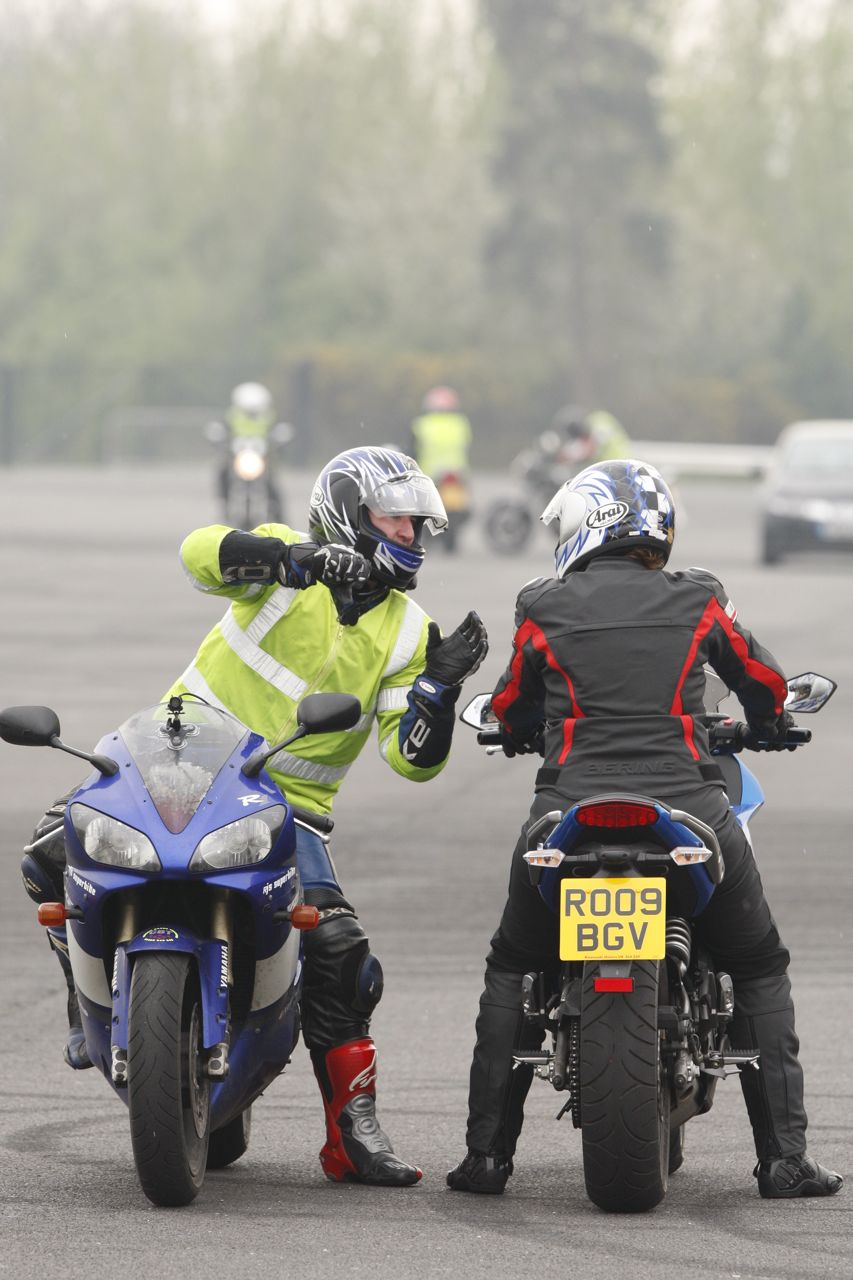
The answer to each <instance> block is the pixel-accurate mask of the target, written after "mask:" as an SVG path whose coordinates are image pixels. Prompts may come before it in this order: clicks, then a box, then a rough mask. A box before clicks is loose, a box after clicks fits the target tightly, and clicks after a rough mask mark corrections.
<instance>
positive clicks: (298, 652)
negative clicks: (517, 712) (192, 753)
mask: <svg viewBox="0 0 853 1280" xmlns="http://www.w3.org/2000/svg"><path fill="white" fill-rule="evenodd" d="M230 532H231V530H230V529H229V528H226V526H224V525H211V526H209V527H207V528H204V529H197V530H195V532H194V533H191V534H190V535H189V536H188V537H187V538H186V539H185V540H184V543H183V545H182V546H181V559H182V561H183V564H184V568H185V570H186V572H187V574H188V576H189V578H190V581H191V582H192V584H193V586H195V587H197V588H198V590H199V591H204V592H206V593H208V594H211V595H217V596H227V597H228V598H229V599H230V600H232V601H233V603H232V604H231V607H230V608H229V609H228V611H227V612H226V613H225V615H224V616H223V617H222V619H221V620H220V621H219V622H218V623H217V624H216V626H215V627H213V629H212V630H211V631H210V632H208V634H207V636H206V637H205V639H204V640H203V641H202V644H201V647H200V648H199V650H198V653H197V654H196V656H195V658H194V659H193V661H192V662H191V663H190V665H189V666H188V667H187V669H186V671H184V673H183V675H181V676H180V677H179V679H178V680H177V681H176V682H175V684H174V685H173V686H172V687H171V689H169V691H168V693H167V694H166V695H165V697H166V698H169V697H171V696H172V694H176V693H195V694H198V695H199V696H200V697H202V698H204V699H205V700H206V701H207V702H210V703H212V704H213V706H217V707H221V708H223V709H224V710H225V711H230V712H231V714H232V715H234V716H236V717H237V719H238V720H242V721H243V723H244V724H246V725H248V727H249V728H250V729H253V730H254V731H255V733H259V734H261V735H262V736H263V737H264V738H265V739H266V741H267V742H268V743H269V745H270V746H271V747H273V746H275V745H276V743H278V742H282V741H283V740H284V739H285V738H287V737H289V735H290V734H291V733H292V732H293V731H294V730H295V729H296V706H297V703H298V702H299V701H300V700H301V699H302V698H304V697H305V696H306V694H309V693H353V694H355V695H356V697H357V698H359V699H360V701H361V706H362V716H361V719H360V720H359V722H358V724H356V725H355V727H354V728H352V729H347V730H345V731H344V732H340V733H324V734H316V735H312V736H310V737H307V738H303V739H301V740H300V741H298V742H295V743H294V744H293V746H292V747H289V748H288V749H287V750H285V751H279V752H278V753H277V754H276V755H275V756H273V757H272V759H271V760H270V761H269V762H268V764H267V766H266V768H267V770H268V771H269V773H270V775H271V777H272V778H273V779H274V780H275V781H276V782H277V783H278V785H279V786H280V787H282V789H283V791H284V793H285V795H286V796H287V798H288V800H289V801H290V802H291V803H292V804H295V805H299V806H303V807H304V808H306V809H310V810H312V811H313V812H315V813H329V811H330V810H331V807H332V801H333V799H334V797H335V793H336V792H337V790H338V788H339V787H340V785H341V783H342V782H343V780H344V777H345V776H346V772H347V770H348V769H349V767H350V765H351V764H352V763H353V761H354V760H355V758H356V756H357V755H358V754H359V752H360V751H361V749H362V747H363V746H364V745H365V743H366V742H367V739H368V737H369V736H370V731H371V729H372V727H373V724H374V721H375V722H376V723H377V726H378V731H379V750H380V753H381V755H382V756H383V758H384V759H385V760H386V761H387V762H388V764H389V765H390V766H391V768H392V769H394V770H395V772H397V773H399V774H402V775H403V777H405V778H410V779H412V781H414V782H426V781H427V780H428V779H429V778H433V777H435V775H436V774H437V773H440V772H441V770H442V769H443V768H444V765H445V763H446V759H447V757H445V759H444V760H442V761H441V762H440V763H439V764H436V765H433V766H431V767H430V768H428V769H420V768H417V767H415V766H414V765H413V764H411V763H410V761H408V760H407V759H406V758H405V756H404V755H403V754H402V752H401V751H400V747H399V743H398V733H397V730H398V727H399V724H400V721H401V719H402V717H403V715H404V714H405V712H406V710H407V706H408V704H407V695H408V693H409V690H410V689H411V687H412V684H413V682H414V680H415V678H416V677H417V676H418V675H420V673H421V672H422V671H423V668H424V665H425V663H426V639H427V627H428V624H429V621H430V619H429V618H428V617H427V615H426V614H425V613H424V611H423V609H421V608H420V606H419V605H417V604H415V602H414V600H411V599H410V598H409V597H408V596H407V595H406V594H405V593H404V592H401V591H393V590H392V591H391V592H389V594H388V596H387V598H386V599H385V600H383V601H382V603H381V604H378V605H376V606H375V607H374V608H373V609H370V610H369V611H368V612H367V613H365V614H363V615H362V616H361V617H360V618H359V620H358V622H357V623H356V624H355V625H354V626H343V625H342V624H341V623H340V622H339V621H338V616H337V613H336V611H335V603H334V600H333V599H332V595H331V592H330V591H329V590H328V588H327V587H325V586H323V584H322V583H317V584H316V585H314V586H311V587H307V588H303V589H302V590H299V591H296V590H293V589H291V588H290V587H284V586H278V585H272V584H269V583H267V584H263V585H261V584H259V583H248V584H247V583H241V584H233V585H231V584H229V585H228V586H225V585H223V582H222V576H221V573H220V570H219V545H220V543H221V542H222V539H223V538H224V537H225V535H226V534H228V533H230ZM253 532H254V533H257V534H259V535H261V536H263V537H270V538H281V540H282V541H283V542H304V541H305V540H306V536H307V535H306V534H302V533H297V532H296V531H295V530H293V529H290V528H288V527H287V525H282V524H265V525H261V526H259V527H258V528H257V529H254V530H253Z"/></svg>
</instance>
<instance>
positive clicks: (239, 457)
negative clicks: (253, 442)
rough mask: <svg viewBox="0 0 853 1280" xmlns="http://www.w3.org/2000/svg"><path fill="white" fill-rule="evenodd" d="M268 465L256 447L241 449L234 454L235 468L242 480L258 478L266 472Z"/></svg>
mask: <svg viewBox="0 0 853 1280" xmlns="http://www.w3.org/2000/svg"><path fill="white" fill-rule="evenodd" d="M266 465H267V464H266V462H265V461H264V459H263V457H262V456H261V454H259V453H256V452H255V450H254V449H241V450H240V452H239V453H238V454H235V456H234V470H235V471H236V472H237V475H238V476H239V477H240V479H241V480H257V479H258V477H259V476H262V475H263V474H264V468H265V467H266Z"/></svg>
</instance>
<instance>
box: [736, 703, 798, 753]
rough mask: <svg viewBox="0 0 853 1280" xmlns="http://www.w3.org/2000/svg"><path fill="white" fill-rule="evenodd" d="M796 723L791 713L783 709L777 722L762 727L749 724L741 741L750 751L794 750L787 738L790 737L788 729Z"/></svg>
mask: <svg viewBox="0 0 853 1280" xmlns="http://www.w3.org/2000/svg"><path fill="white" fill-rule="evenodd" d="M794 724H795V721H794V717H793V716H792V715H791V713H790V712H789V711H783V712H782V714H781V716H780V717H779V719H778V720H777V721H776V723H775V724H772V725H765V726H764V727H763V728H761V729H759V728H757V727H756V726H755V725H749V726H748V728H747V731H746V733H745V734H744V735H743V738H742V739H741V741H742V743H743V745H744V746H745V747H747V748H748V749H749V750H750V751H788V750H792V749H793V748H789V747H788V746H787V744H786V741H785V739H786V738H787V737H788V730H789V729H792V728H793V727H794Z"/></svg>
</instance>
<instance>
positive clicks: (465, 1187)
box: [447, 1151, 512, 1196]
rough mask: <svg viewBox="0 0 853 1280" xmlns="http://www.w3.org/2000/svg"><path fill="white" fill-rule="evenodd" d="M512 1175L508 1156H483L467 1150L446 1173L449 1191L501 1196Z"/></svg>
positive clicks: (477, 1152)
mask: <svg viewBox="0 0 853 1280" xmlns="http://www.w3.org/2000/svg"><path fill="white" fill-rule="evenodd" d="M511 1176H512V1161H511V1160H510V1159H509V1157H508V1156H485V1155H483V1154H482V1152H480V1151H469V1152H468V1154H467V1156H466V1157H465V1159H464V1160H463V1161H462V1162H461V1164H458V1165H457V1166H456V1168H455V1169H451V1170H450V1172H449V1173H448V1175H447V1185H448V1186H449V1187H450V1190H451V1191H472V1192H473V1193H474V1194H475V1195H481V1196H501V1195H503V1193H504V1188H505V1187H506V1184H507V1182H508V1181H509V1179H510V1178H511Z"/></svg>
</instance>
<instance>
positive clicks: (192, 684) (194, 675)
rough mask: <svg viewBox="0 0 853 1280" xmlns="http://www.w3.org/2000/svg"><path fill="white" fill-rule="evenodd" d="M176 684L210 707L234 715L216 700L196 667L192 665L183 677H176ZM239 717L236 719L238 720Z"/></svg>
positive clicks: (218, 699)
mask: <svg viewBox="0 0 853 1280" xmlns="http://www.w3.org/2000/svg"><path fill="white" fill-rule="evenodd" d="M178 683H179V684H182V685H183V686H184V688H185V689H188V690H189V692H190V693H194V694H196V695H197V696H198V697H199V698H204V700H205V702H209V703H210V705H211V706H212V707H218V708H219V710H220V711H227V712H228V713H229V715H232V716H233V714H234V712H233V711H232V710H231V708H230V707H226V705H225V703H224V702H223V701H222V699H221V698H217V696H216V694H215V693H214V692H213V690H212V689H211V687H210V685H209V684H208V683H207V681H206V680H205V678H204V676H203V675H202V674H201V672H200V671H199V669H198V667H196V666H194V665H193V664H192V663H191V664H190V665H189V666H188V667H187V669H186V671H185V672H184V673H183V675H181V676H179V677H178ZM239 718H240V717H239V716H238V717H237V719H238V720H239Z"/></svg>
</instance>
